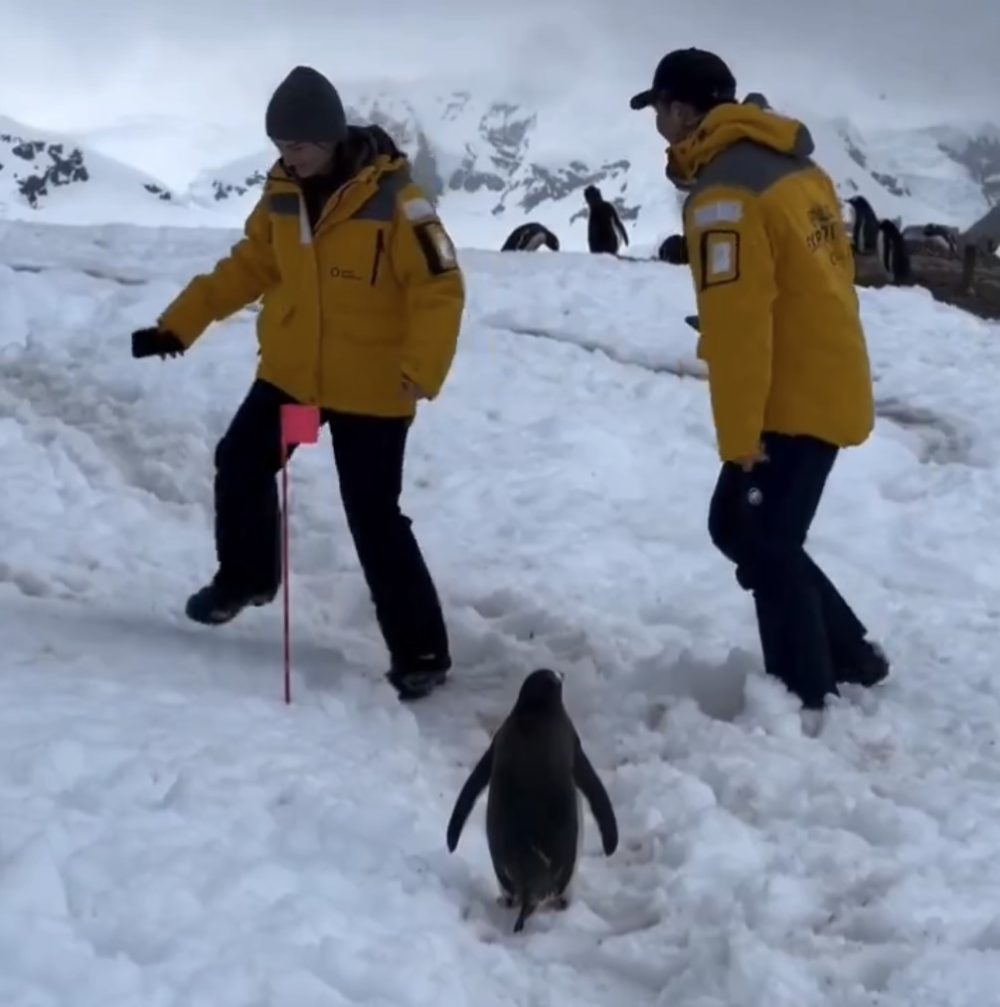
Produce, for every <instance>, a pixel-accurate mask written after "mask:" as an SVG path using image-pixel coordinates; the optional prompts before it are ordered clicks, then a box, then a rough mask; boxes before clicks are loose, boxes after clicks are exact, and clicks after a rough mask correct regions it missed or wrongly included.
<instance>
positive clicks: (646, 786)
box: [0, 224, 1000, 1007]
mask: <svg viewBox="0 0 1000 1007" xmlns="http://www.w3.org/2000/svg"><path fill="white" fill-rule="evenodd" d="M230 237H231V236H230V235H227V234H210V233H209V234H205V233H201V234H199V233H197V232H156V231H152V230H149V231H143V230H139V229H133V230H130V229H126V228H105V229H101V230H94V231H74V230H71V229H65V230H57V229H45V228H37V227H36V228H31V227H28V226H26V225H20V224H0V263H2V265H0V457H2V458H3V465H4V479H3V492H2V494H0V506H2V512H0V639H2V640H3V649H2V653H3V672H4V673H3V675H2V676H0V1003H2V1004H4V1005H5V1007H29V1005H30V1007H56V1005H58V1007H63V1005H67V1007H68V1005H73V1007H91V1005H100V1007H137V1005H142V1007H167V1005H170V1007H174V1005H176V1007H182V1005H183V1007H271V1005H274V1007H279V1005H280V1007H328V1005H329V1007H334V1005H345V1004H366V1005H372V1007H375V1005H378V1007H410V1005H431V1004H433V1005H435V1007H440V1005H445V1004H446V1005H449V1007H451V1005H455V1007H466V1005H473V1004H474V1005H477V1007H499V1005H517V1007H564V1005H569V1004H573V1005H579V1007H589V1005H602V1007H611V1005H625V1004H628V1005H635V1007H640V1005H646V1004H649V1005H663V1007H668V1005H669V1007H757V1005H767V1007H806V1005H808V1007H826V1005H829V1007H862V1005H865V1007H870V1005H879V1007H896V1005H899V1007H918V1005H919V1007H945V1005H947V1007H963V1005H966V1004H968V1005H974V1007H983V1005H984V1004H986V1003H990V1002H992V997H993V996H994V995H995V987H996V976H997V974H998V969H1000V859H998V857H997V848H998V845H1000V762H998V758H997V752H996V749H995V736H996V723H997V721H998V718H1000V686H998V680H997V676H996V667H995V665H996V660H995V657H996V647H995V644H994V639H995V634H996V632H997V628H998V617H1000V602H998V601H997V597H996V587H997V583H998V580H1000V576H998V574H997V572H996V559H995V557H996V556H997V555H998V554H1000V531H998V525H997V521H996V501H997V500H998V499H1000V475H998V473H1000V441H998V439H997V434H996V431H997V430H998V429H1000V398H998V396H997V393H996V387H997V381H998V376H1000V330H998V329H997V327H995V326H994V327H990V326H988V325H986V324H985V323H982V322H980V321H978V320H976V319H972V318H968V317H966V316H963V315H961V314H960V313H958V312H956V311H954V310H952V309H949V308H946V307H943V306H940V305H937V304H935V303H934V302H932V301H931V300H930V299H929V297H928V296H926V295H925V294H923V293H921V292H899V291H888V292H868V291H866V292H864V293H863V294H862V296H863V303H864V310H865V317H866V321H867V324H868V328H869V333H870V340H871V348H872V356H873V360H874V365H875V368H876V372H877V375H878V386H877V394H878V400H879V412H880V416H881V419H880V423H879V426H878V429H877V432H876V434H875V436H874V438H873V439H872V440H871V441H870V442H869V444H867V445H866V446H865V447H864V448H862V449H859V450H856V451H853V452H850V453H848V454H847V455H845V456H844V457H843V458H842V460H841V461H840V463H839V464H838V467H837V468H836V470H835V472H834V475H833V478H832V481H831V484H830V488H829V492H828V495H827V498H826V500H825V502H824V505H823V507H822V509H821V512H820V515H819V518H818V520H817V524H816V526H815V532H814V535H813V540H812V541H813V550H814V553H815V554H816V555H817V557H818V558H819V559H820V561H821V562H823V563H824V564H825V565H826V566H827V568H828V569H829V571H830V572H831V574H832V575H833V576H834V577H835V579H836V580H838V581H839V582H840V583H841V585H842V587H843V589H844V591H845V593H846V594H847V595H848V597H849V598H851V599H852V600H853V601H854V602H855V604H856V606H857V607H858V609H859V611H860V613H861V614H862V617H863V618H865V619H866V620H867V621H868V623H869V625H870V627H871V629H872V632H873V635H875V636H876V637H878V638H880V639H882V640H884V641H885V643H886V645H887V647H888V649H889V651H890V654H891V656H892V658H893V659H894V665H895V673H894V676H893V678H892V679H891V681H890V682H889V683H887V684H886V686H885V687H884V688H883V689H881V690H879V691H878V692H877V693H873V694H857V693H852V694H851V695H849V696H845V697H844V699H843V700H842V701H841V702H840V703H839V704H837V706H836V707H835V708H834V710H833V711H832V713H831V716H830V718H829V720H828V723H827V724H826V727H825V728H824V731H823V733H822V734H821V735H820V737H819V738H818V739H815V740H813V739H809V738H807V737H805V736H803V734H802V732H801V728H800V722H799V718H798V716H797V714H796V712H795V704H794V702H793V701H792V700H791V698H790V697H789V696H787V694H785V693H784V691H783V690H782V689H781V688H780V687H779V686H778V685H777V684H775V683H774V682H772V681H770V680H767V679H765V678H764V676H763V674H762V672H761V669H760V662H759V658H758V656H757V641H756V635H755V629H754V625H753V621H752V608H751V604H750V600H749V598H748V597H747V596H746V595H745V594H743V592H741V591H740V590H739V589H738V588H737V586H736V584H735V581H734V579H733V575H732V571H731V570H730V569H729V568H728V567H727V566H726V564H725V563H724V562H723V561H722V560H721V559H720V558H719V557H718V556H716V555H715V553H714V552H713V550H712V548H711V545H710V543H709V541H708V537H707V533H706V531H705V512H706V507H707V501H708V496H709V494H710V492H711V488H712V484H713V481H714V478H715V474H716V458H715V454H714V444H713V437H712V431H711V425H710V418H709V410H708V402H707V390H706V388H705V385H704V383H703V381H702V380H701V379H700V374H701V370H700V366H699V365H698V363H697V361H696V360H695V357H694V338H693V333H692V332H691V331H690V330H689V329H688V328H687V327H686V326H685V325H684V323H683V316H684V314H686V313H689V312H690V310H691V309H692V294H691V290H690V283H689V279H688V277H687V275H686V274H685V273H684V272H683V271H682V270H675V269H672V268H671V267H667V266H663V265H659V264H639V263H630V262H621V263H615V262H611V261H608V260H607V259H604V258H601V259H598V258H590V257H586V256H575V255H568V254H566V255H559V256H542V255H536V256H527V255H525V256H510V255H508V256H500V255H491V254H488V253H479V254H476V253H469V254H468V255H467V256H466V266H467V269H468V277H469V290H470V305H469V312H468V317H467V324H466V327H465V330H464V334H463V337H462V343H461V349H460V352H459V355H458V359H457V362H456V366H455V369H454V372H453V374H452V377H451V380H450V383H449V385H448V387H447V389H446V392H445V394H444V395H443V396H442V398H441V399H440V400H439V402H437V403H435V404H433V405H431V406H429V407H425V408H424V410H423V412H422V413H421V415H420V417H419V419H418V422H417V424H416V427H415V431H414V435H413V441H412V450H411V454H410V461H409V469H408V478H407V493H406V507H407V509H408V511H409V513H410V514H411V515H412V516H413V517H414V519H415V525H416V529H417V531H418V534H419V536H420V538H421V541H422V543H423V545H424V548H425V551H426V553H427V556H428V559H429V562H430V564H431V566H432V568H433V570H434V573H435V575H436V577H437V579H438V581H439V585H440V588H441V592H442V595H443V598H444V601H445V603H446V606H447V612H448V617H449V620H450V625H451V630H452V633H453V642H454V653H455V657H456V659H457V668H456V671H455V675H454V680H453V682H452V683H451V684H449V685H448V687H447V688H446V689H444V690H442V691H441V692H440V693H439V694H437V695H436V696H434V697H433V698H432V699H430V700H428V701H426V702H424V703H422V704H419V705H414V706H404V705H402V704H400V703H398V702H397V701H396V699H395V697H394V695H393V694H391V692H390V690H389V688H388V686H387V685H386V684H385V683H384V681H383V679H382V677H381V673H382V670H383V667H384V657H383V655H382V653H381V648H380V644H379V642H378V638H377V633H376V628H375V624H374V621H373V618H372V614H371V611H370V609H369V605H368V600H367V596H366V593H365V591H364V589H363V585H362V581H361V577H360V573H359V571H358V569H357V566H356V561H355V559H354V556H353V552H352V549H351V546H350V544H349V541H348V538H347V534H346V529H345V526H344V521H343V518H342V515H341V512H340V508H339V503H338V501H337V498H336V493H335V483H334V475H333V470H332V460H331V458H330V453H329V449H328V447H327V446H326V445H325V444H323V445H322V446H320V447H317V448H311V449H308V450H306V451H303V453H302V454H301V455H299V456H297V457H296V460H295V463H294V466H293V469H294V471H293V515H292V517H293V529H294V542H293V558H292V562H293V566H294V578H293V600H294V603H295V607H296V615H295V627H294V631H295V646H294V661H295V690H296V693H295V703H294V705H293V706H292V707H291V708H285V707H284V706H283V705H282V704H281V701H280V694H281V693H280V657H281V637H280V628H281V623H280V609H279V607H278V606H277V605H276V606H273V607H272V608H270V609H267V610H262V611H255V612H253V613H250V614H247V615H245V616H244V617H243V618H241V619H240V620H239V621H238V622H237V623H235V624H233V625H232V626H230V627H227V628H224V629H220V630H214V631H213V630H206V629H202V628H199V627H195V626H192V625H189V624H186V623H185V621H184V619H183V616H182V614H181V609H182V606H183V601H184V598H185V597H186V595H187V593H188V592H189V591H190V590H191V589H193V588H195V587H197V586H198V585H199V584H200V583H201V582H202V580H203V579H204V578H205V577H207V576H209V575H210V573H211V570H212V560H213V554H212V544H211V537H210V520H211V510H210V487H211V456H212V450H213V446H214V442H215V440H216V439H217V438H218V436H219V435H220V434H221V433H222V431H223V430H224V428H225V425H226V423H227V421H228V418H229V416H230V415H231V413H232V412H233V410H234V408H235V407H236V405H237V403H238V401H239V399H240V397H241V396H242V394H243V393H244V391H245V389H246V387H247V385H248V383H249V381H250V378H251V375H252V371H253V367H254V363H255V344H254V339H253V334H252V328H251V326H252V315H251V314H250V313H244V314H242V315H240V316H238V317H236V318H234V319H233V320H231V322H230V323H229V324H227V325H224V326H219V327H217V328H216V329H215V330H214V331H213V332H212V333H211V334H210V335H209V336H208V337H207V338H206V340H205V341H204V342H203V343H202V344H201V345H200V346H199V347H198V348H197V350H196V351H195V352H192V353H191V354H189V355H188V356H187V357H186V358H185V359H183V360H177V361H169V362H160V361H157V360H147V361H133V360H131V358H130V356H129V341H128V333H129V331H130V330H131V329H132V328H134V327H137V326H139V325H141V324H148V323H149V321H150V320H152V319H153V318H154V317H155V315H156V313H157V312H158V311H159V309H160V308H161V307H162V305H163V304H164V303H165V302H166V301H167V300H168V299H169V298H170V297H171V296H172V295H173V293H174V292H175V291H176V289H177V288H178V286H179V285H180V283H181V282H183V280H184V279H185V278H186V277H187V276H188V275H190V274H191V273H193V272H194V271H195V270H197V269H199V268H202V267H203V266H205V265H206V264H208V263H210V262H211V261H212V259H213V257H214V256H215V254H216V253H217V252H218V251H220V250H222V249H224V248H225V247H226V245H227V243H228V241H229V240H230ZM677 375H683V376H681V377H678V376H677ZM539 665H550V666H553V667H557V668H559V669H561V670H563V671H564V672H565V673H566V693H567V701H568V705H569V707H570V710H571V712H572V713H573V715H574V717H575V718H576V721H577V725H578V728H579V730H580V732H581V735H582V736H583V739H584V743H585V745H586V747H587V748H588V750H589V752H590V754H591V757H592V759H593V761H594V763H595V765H596V766H597V768H598V771H599V772H600V774H601V776H602V778H603V779H604V781H605V783H606V785H607V787H608V790H609V793H610V794H611V797H612V800H613V802H614V803H615V806H616V810H617V813H618V818H619V825H620V828H621V832H622V843H621V846H620V848H619V851H618V853H616V854H615V855H614V856H613V857H612V858H610V859H605V858H604V857H603V856H602V855H601V854H600V848H599V842H598V837H597V831H596V827H595V826H594V825H593V823H592V822H591V821H590V820H589V819H588V820H587V821H586V825H585V828H586V831H585V844H584V856H583V858H582V861H581V866H580V874H579V880H578V885H577V898H576V901H575V902H574V904H573V905H572V906H571V908H570V909H569V910H568V911H567V912H566V913H563V914H545V915H540V916H537V917H535V918H533V919H532V920H531V922H530V923H529V926H528V929H527V931H526V933H525V934H523V935H520V936H517V937H515V936H513V935H512V934H511V933H510V927H511V925H512V922H513V919H512V914H511V913H510V912H508V911H505V910H502V909H500V908H499V907H498V906H496V905H495V904H494V902H493V896H494V882H493V879H492V874H491V871H490V866H489V859H488V854H487V850H486V844H485V839H484V837H483V832H482V820H483V809H484V803H485V802H483V801H481V802H480V804H479V806H478V807H477V809H476V811H475V812H474V813H473V816H472V819H471V821H470V823H469V825H468V826H467V828H466V831H465V834H464V836H463V838H462V843H461V846H460V847H459V849H458V851H457V853H456V854H454V855H449V854H448V853H447V851H446V848H445V842H444V830H445V824H446V821H447V818H448V815H449V813H450V811H451V807H452V803H453V801H454V798H455V796H456V794H457V792H458V789H459V787H460V786H461V783H462V781H463V780H464V777H465V775H466V773H467V771H468V769H469V768H470V767H471V765H472V764H473V763H474V761H475V760H476V759H477V758H478V756H479V755H480V753H481V751H482V750H483V748H484V746H485V745H486V744H487V741H488V736H489V730H490V729H491V728H492V727H493V726H495V725H496V723H497V722H498V721H499V719H500V718H501V717H502V716H503V715H504V714H505V712H506V711H507V709H508V708H509V704H510V702H511V700H512V698H513V696H514V695H515V693H516V690H517V688H518V686H519V684H520V682H521V680H522V678H523V677H524V675H525V674H526V673H527V672H528V671H530V670H531V669H532V668H534V667H537V666H539Z"/></svg>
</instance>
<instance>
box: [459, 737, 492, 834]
mask: <svg viewBox="0 0 1000 1007" xmlns="http://www.w3.org/2000/svg"><path fill="white" fill-rule="evenodd" d="M492 771H493V744H492V743H490V747H489V748H487V749H486V751H485V752H483V755H482V757H481V758H480V760H479V762H477V763H476V767H475V769H473V770H472V772H471V773H470V774H469V778H468V779H467V780H466V781H465V784H464V785H463V787H462V789H461V790H460V791H459V794H458V798H457V800H456V801H455V807H454V809H453V810H452V812H451V818H450V819H449V821H448V851H449V852H450V853H454V852H455V847H456V846H458V839H459V836H461V835H462V829H463V828H464V826H465V820H466V819H467V818H468V817H469V812H470V811H472V807H473V805H474V804H475V803H476V801H477V800H478V798H479V795H480V794H481V793H482V792H483V791H484V790H485V789H486V785H487V784H488V783H489V782H490V773H491V772H492Z"/></svg>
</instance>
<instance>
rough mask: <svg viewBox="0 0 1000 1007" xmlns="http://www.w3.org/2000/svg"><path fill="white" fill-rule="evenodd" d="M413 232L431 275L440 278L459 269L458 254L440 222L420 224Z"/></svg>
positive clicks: (431, 221)
mask: <svg viewBox="0 0 1000 1007" xmlns="http://www.w3.org/2000/svg"><path fill="white" fill-rule="evenodd" d="M413 230H414V233H415V234H416V236H417V240H418V241H419V242H420V250H421V251H422V252H423V253H424V259H425V260H426V261H427V268H428V269H429V270H430V271H431V273H433V274H434V275H435V276H438V275H440V274H441V273H448V272H451V271H452V270H453V269H457V268H458V253H457V252H456V251H455V246H454V244H453V243H452V240H451V238H449V237H448V233H447V231H445V229H444V228H443V227H442V226H441V224H440V223H439V222H438V221H436V220H430V221H427V222H426V223H423V224H418V225H417V226H416V227H414V229H413Z"/></svg>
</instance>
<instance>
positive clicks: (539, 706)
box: [514, 668, 563, 713]
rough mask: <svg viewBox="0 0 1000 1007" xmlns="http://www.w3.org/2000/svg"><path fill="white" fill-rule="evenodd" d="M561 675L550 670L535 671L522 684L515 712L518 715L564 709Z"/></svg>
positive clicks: (540, 669)
mask: <svg viewBox="0 0 1000 1007" xmlns="http://www.w3.org/2000/svg"><path fill="white" fill-rule="evenodd" d="M562 685H563V677H562V675H561V674H559V673H557V672H555V671H552V670H551V669H549V668H539V669H538V670H537V671H533V672H532V673H531V674H530V675H529V676H528V677H527V678H526V679H525V680H524V682H522V683H521V691H520V692H519V693H518V694H517V703H516V704H515V707H514V708H515V710H516V711H517V712H518V713H526V712H533V713H546V712H549V711H555V710H558V709H560V708H561V707H562Z"/></svg>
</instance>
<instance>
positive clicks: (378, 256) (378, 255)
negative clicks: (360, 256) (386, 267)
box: [371, 227, 385, 287]
mask: <svg viewBox="0 0 1000 1007" xmlns="http://www.w3.org/2000/svg"><path fill="white" fill-rule="evenodd" d="M383 251H385V237H384V236H383V232H382V228H381V227H380V228H379V229H378V237H376V239H375V261H374V262H373V263H372V279H371V285H372V286H373V287H374V286H375V281H376V280H377V279H378V267H379V265H380V264H381V262H382V252H383Z"/></svg>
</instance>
